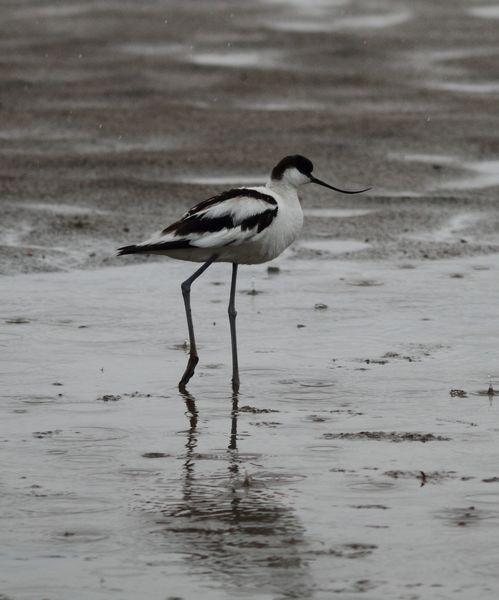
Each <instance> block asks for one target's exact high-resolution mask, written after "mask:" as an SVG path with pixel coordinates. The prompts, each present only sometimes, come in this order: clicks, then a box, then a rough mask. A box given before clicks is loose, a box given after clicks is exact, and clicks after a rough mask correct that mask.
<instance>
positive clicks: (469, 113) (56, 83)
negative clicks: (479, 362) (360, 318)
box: [0, 0, 499, 273]
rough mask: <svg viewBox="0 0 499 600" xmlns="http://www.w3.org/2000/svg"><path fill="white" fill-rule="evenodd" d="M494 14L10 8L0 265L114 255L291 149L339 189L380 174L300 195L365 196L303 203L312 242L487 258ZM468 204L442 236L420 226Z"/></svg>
mask: <svg viewBox="0 0 499 600" xmlns="http://www.w3.org/2000/svg"><path fill="white" fill-rule="evenodd" d="M494 15H495V13H494V7H487V6H485V5H484V6H481V5H475V4H473V6H470V3H469V2H466V1H464V0H462V1H460V2H449V1H445V2H438V3H435V2H430V1H426V0H424V1H420V2H417V3H414V2H412V3H409V2H406V3H404V2H402V3H401V2H395V1H390V0H379V1H376V2H370V3H369V4H368V5H366V4H365V3H362V2H355V1H351V2H348V1H346V0H345V1H333V0H331V1H326V0H324V1H323V0H317V1H316V0H314V1H312V2H299V1H291V0H289V1H287V0H275V1H274V0H268V1H263V0H262V1H259V2H251V3H250V4H248V5H241V4H240V3H234V2H227V1H222V0H219V1H215V2H209V3H201V2H194V3H185V2H176V1H172V2H168V3H165V2H163V1H159V0H154V1H151V2H147V3H145V4H140V3H137V2H131V1H130V2H115V1H114V0H106V1H101V0H99V1H98V2H97V1H93V0H92V1H88V2H81V1H80V0H72V1H71V0H66V1H65V2H63V3H53V2H34V1H30V0H26V1H23V2H10V3H4V6H3V8H2V20H1V23H0V33H1V36H0V37H1V42H0V46H1V48H2V58H1V59H0V104H1V110H2V115H3V118H2V123H1V125H0V140H1V149H0V154H1V158H2V160H1V161H0V162H1V165H0V191H1V195H0V197H1V200H0V202H1V206H2V222H1V224H0V271H1V272H2V273H16V272H20V271H21V272H33V271H46V270H61V269H63V270H64V269H70V268H74V267H95V266H102V265H109V264H118V262H119V260H118V259H116V258H115V257H114V249H115V248H116V247H117V246H119V245H124V244H127V243H131V242H136V241H138V240H140V239H143V238H144V237H146V236H148V235H149V234H150V233H152V232H153V231H155V230H159V229H161V228H162V227H164V226H165V225H167V224H168V223H169V222H170V221H171V220H172V219H174V218H176V217H178V216H179V215H180V214H181V213H182V212H183V211H184V210H185V209H186V208H187V207H189V206H191V205H192V204H193V203H195V202H196V201H199V200H201V199H203V198H206V197H209V196H210V195H212V194H214V193H216V192H217V191H219V190H220V189H221V188H224V187H226V186H227V185H229V186H230V185H238V184H240V183H255V182H259V181H265V178H266V176H267V173H268V171H269V170H270V168H271V167H272V166H273V165H274V164H275V163H276V162H277V160H279V159H280V158H281V157H282V156H284V155H286V154H290V153H296V152H299V153H302V154H305V155H307V156H309V157H311V158H312V159H313V161H314V162H315V164H316V168H317V173H318V174H319V175H320V176H321V177H323V178H324V179H328V180H331V182H332V183H333V184H336V185H339V186H343V187H348V186H350V187H351V188H355V187H356V186H366V185H370V186H373V190H372V191H371V192H370V193H369V194H368V195H366V196H363V197H362V198H360V197H355V198H353V199H352V198H350V197H342V196H339V195H333V194H331V193H329V192H328V191H326V190H320V189H317V188H316V189H311V188H308V189H306V190H304V193H303V196H304V202H305V205H306V206H307V207H309V208H340V209H343V208H352V207H355V208H360V209H375V210H374V211H373V212H372V213H371V214H370V215H369V216H368V217H365V216H361V217H358V218H357V217H352V218H349V219H345V220H343V219H341V220H335V219H327V220H324V219H320V218H313V217H311V218H309V219H307V222H306V225H305V232H304V233H305V236H307V237H311V238H316V237H319V236H327V237H328V238H329V237H333V238H335V239H351V238H354V239H356V240H358V241H361V242H364V240H366V239H369V240H370V243H371V247H370V248H369V251H368V252H365V251H363V252H361V253H360V255H357V253H354V254H353V255H352V256H350V255H349V257H350V258H361V259H366V258H369V259H379V258H387V257H394V256H397V257H404V256H406V257H408V258H411V259H412V258H414V259H423V260H425V259H432V258H438V257H446V256H467V255H477V254H487V253H492V252H497V251H498V250H499V234H498V232H499V215H498V209H497V185H498V173H499V162H498V161H499V158H498V157H499V143H498V140H497V136H496V130H497V126H498V115H497V100H498V93H499V91H498V88H497V64H498V58H497V57H498V53H499V42H498V37H497V31H498V27H499V21H498V19H497V17H496V16H494ZM470 210H471V211H472V212H473V213H474V214H476V215H477V217H478V218H476V219H475V220H474V221H473V223H472V224H470V226H469V227H467V228H465V229H463V230H462V231H459V232H457V233H458V234H457V235H455V236H454V238H453V239H447V240H445V241H444V242H442V241H441V240H433V239H428V236H427V237H426V238H425V239H423V240H421V239H416V237H414V236H417V235H418V234H419V233H420V232H421V231H423V232H425V233H427V232H428V231H429V232H431V231H433V230H434V229H437V230H438V229H439V228H440V227H445V225H446V223H448V222H449V221H450V220H451V219H453V218H455V217H459V216H460V215H462V214H467V213H468V212H470ZM405 234H409V235H405ZM463 240H464V241H463ZM137 260H139V259H137Z"/></svg>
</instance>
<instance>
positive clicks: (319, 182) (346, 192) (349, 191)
mask: <svg viewBox="0 0 499 600" xmlns="http://www.w3.org/2000/svg"><path fill="white" fill-rule="evenodd" d="M310 181H311V182H312V183H316V184H317V185H322V186H324V187H327V188H329V189H330V190H334V191H335V192H341V193H342V194H362V192H367V191H368V190H370V189H371V188H370V187H368V188H365V189H364V190H340V188H337V187H334V186H332V185H329V183H325V182H324V181H321V180H320V179H317V177H314V176H313V175H310Z"/></svg>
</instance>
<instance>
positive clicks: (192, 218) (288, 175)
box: [118, 155, 370, 391]
mask: <svg viewBox="0 0 499 600" xmlns="http://www.w3.org/2000/svg"><path fill="white" fill-rule="evenodd" d="M312 170H313V164H312V162H311V161H310V160H309V159H308V158H305V157H304V156H300V155H294V156H286V157H285V158H283V159H282V160H281V161H280V162H278V163H277V165H276V166H275V167H274V168H273V169H272V172H271V174H270V179H269V181H268V183H267V184H266V185H265V186H262V187H247V188H246V187H243V188H236V189H231V190H227V191H225V192H222V193H221V194H218V195H217V196H213V197H212V198H208V199H207V200H204V201H203V202H200V203H199V204H197V205H196V206H194V207H193V208H191V209H190V210H189V211H188V212H186V213H185V214H184V216H183V217H182V218H181V219H180V220H179V221H177V222H176V223H173V224H172V225H170V226H169V227H167V228H166V229H163V230H162V231H160V232H158V233H157V234H155V235H153V236H152V237H151V238H150V239H148V240H146V241H145V242H141V243H140V244H134V245H132V246H124V247H123V248H119V249H118V255H123V254H164V255H166V256H171V257H172V258H177V259H179V260H188V261H191V262H199V263H204V264H203V265H202V266H201V267H200V268H199V269H198V270H197V271H195V272H194V273H193V274H192V275H191V276H190V277H189V278H188V279H186V280H185V281H184V282H183V283H182V286H181V288H182V295H183V298H184V304H185V314H186V317H187V327H188V330H189V344H190V348H189V361H188V363H187V367H186V369H185V371H184V374H183V375H182V379H181V380H180V382H179V388H180V389H181V390H182V389H185V386H186V384H187V382H188V381H189V379H190V378H191V377H192V376H193V375H194V370H195V368H196V365H197V363H198V361H199V357H198V353H197V349H196V340H195V337H194V326H193V323H192V313H191V298H190V295H191V285H192V283H193V282H194V281H195V280H196V279H197V278H198V277H199V276H200V275H201V274H202V273H204V271H206V269H207V268H208V267H209V266H210V265H211V264H212V263H214V262H229V263H232V280H231V286H230V300H229V322H230V334H231V345H232V387H233V389H234V391H237V390H238V389H239V368H238V361H237V341H236V315H237V313H236V307H235V294H236V278H237V267H238V265H240V264H244V265H254V264H259V263H264V262H267V261H269V260H272V259H274V258H276V256H279V254H281V253H282V252H283V251H284V250H285V249H286V248H287V247H288V246H289V245H290V244H291V243H292V242H293V241H294V240H295V239H296V238H297V237H298V234H299V233H300V230H301V228H302V225H303V212H302V209H301V205H300V200H299V198H298V192H297V190H298V187H300V186H301V185H304V184H306V183H316V184H318V185H322V186H324V187H326V188H329V189H331V190H335V191H336V192H342V193H344V194H359V193H361V192H365V191H367V190H368V189H370V188H366V189H364V190H357V191H348V190H341V189H339V188H336V187H333V186H332V185H329V184H328V183H325V182H324V181H321V180H320V179H317V177H314V175H312Z"/></svg>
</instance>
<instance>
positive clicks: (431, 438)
mask: <svg viewBox="0 0 499 600" xmlns="http://www.w3.org/2000/svg"><path fill="white" fill-rule="evenodd" d="M323 436H324V437H325V438H326V439H328V440H375V441H380V442H396V443H398V442H422V443H426V442H446V441H449V440H450V439H451V438H449V437H444V436H441V435H434V434H433V433H418V432H398V431H390V432H388V431H358V432H347V433H324V434H323Z"/></svg>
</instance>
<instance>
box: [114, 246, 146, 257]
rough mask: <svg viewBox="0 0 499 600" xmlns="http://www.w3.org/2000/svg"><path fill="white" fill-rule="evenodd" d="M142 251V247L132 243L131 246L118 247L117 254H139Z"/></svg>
mask: <svg viewBox="0 0 499 600" xmlns="http://www.w3.org/2000/svg"><path fill="white" fill-rule="evenodd" d="M141 252H144V247H143V246H142V247H141V246H137V245H136V244H132V245H131V246H122V247H121V248H118V254H117V256H123V254H140V253H141Z"/></svg>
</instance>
